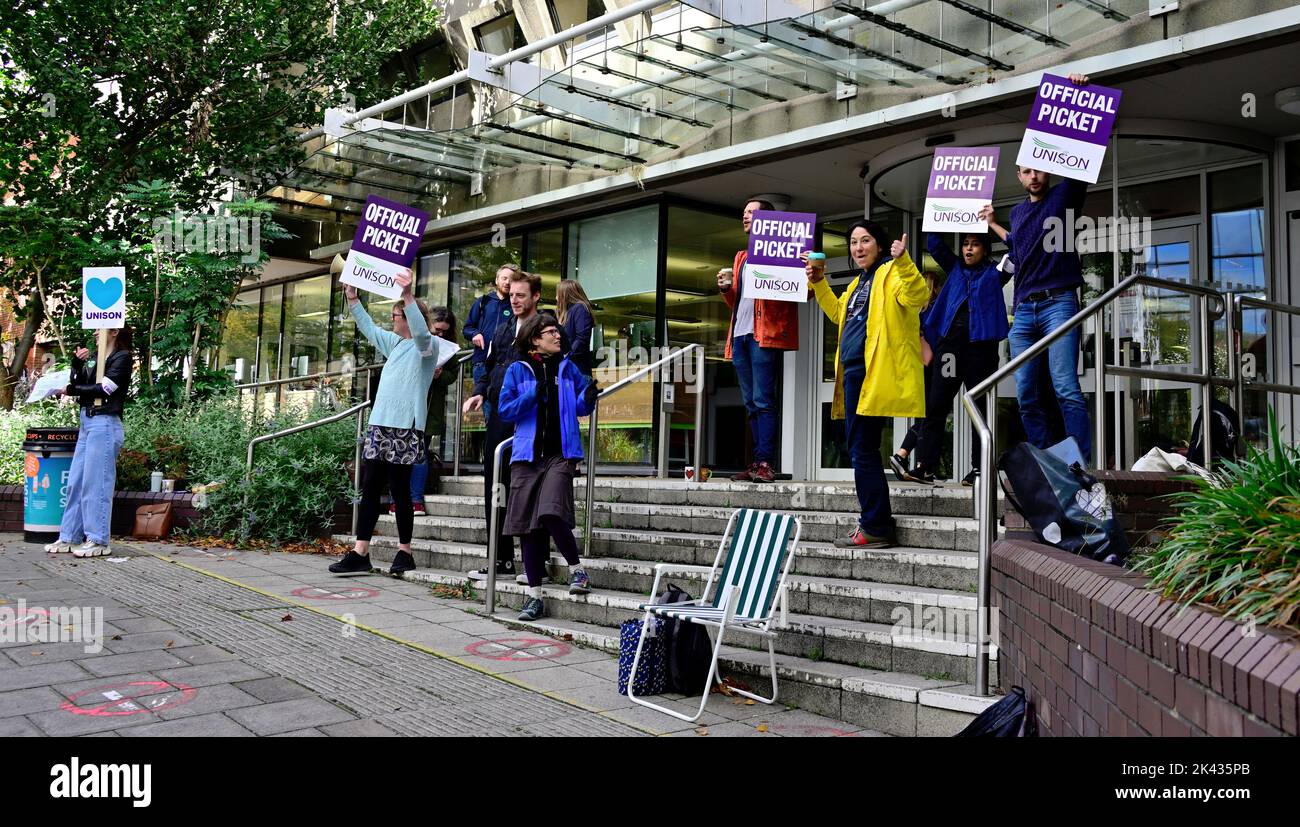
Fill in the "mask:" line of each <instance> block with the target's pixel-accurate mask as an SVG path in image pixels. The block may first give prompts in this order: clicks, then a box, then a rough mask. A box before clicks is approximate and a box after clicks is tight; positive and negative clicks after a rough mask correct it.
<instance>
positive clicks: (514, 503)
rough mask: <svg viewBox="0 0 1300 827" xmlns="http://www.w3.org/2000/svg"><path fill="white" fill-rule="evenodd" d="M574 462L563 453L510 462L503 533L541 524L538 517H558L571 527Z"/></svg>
mask: <svg viewBox="0 0 1300 827" xmlns="http://www.w3.org/2000/svg"><path fill="white" fill-rule="evenodd" d="M577 466H578V464H577V463H576V462H574V461H573V460H568V459H564V458H563V457H558V456H557V457H547V458H545V459H543V460H542V461H541V462H514V463H511V464H510V499H509V501H508V502H507V503H506V523H505V528H504V532H505V533H506V534H509V535H512V536H517V537H522V536H523V535H525V534H530V533H532V532H534V531H536V530H537V529H539V528H542V520H541V518H542V517H559V518H560V519H561V520H563V521H564V523H565V525H567V526H569V528H573V525H574V511H573V478H574V476H575V475H576V474H577Z"/></svg>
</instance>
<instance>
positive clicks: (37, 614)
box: [0, 609, 50, 629]
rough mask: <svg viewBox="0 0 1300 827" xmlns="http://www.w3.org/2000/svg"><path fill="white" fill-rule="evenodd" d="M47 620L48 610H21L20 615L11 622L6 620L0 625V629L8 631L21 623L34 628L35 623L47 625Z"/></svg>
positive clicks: (48, 616) (48, 617)
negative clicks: (42, 622) (41, 622)
mask: <svg viewBox="0 0 1300 827" xmlns="http://www.w3.org/2000/svg"><path fill="white" fill-rule="evenodd" d="M15 614H16V613H15ZM49 620H50V610H49V609H23V613H22V615H20V616H17V617H15V618H14V619H13V620H7V621H5V622H4V623H0V629H8V628H10V627H13V626H18V625H20V624H23V623H26V624H27V625H28V626H35V625H36V623H38V622H40V621H45V622H46V623H48V622H49Z"/></svg>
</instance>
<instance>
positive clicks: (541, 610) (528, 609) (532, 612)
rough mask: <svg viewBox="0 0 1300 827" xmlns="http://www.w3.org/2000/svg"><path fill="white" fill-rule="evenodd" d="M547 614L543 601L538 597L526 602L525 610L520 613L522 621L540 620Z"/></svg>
mask: <svg viewBox="0 0 1300 827" xmlns="http://www.w3.org/2000/svg"><path fill="white" fill-rule="evenodd" d="M544 614H546V609H545V607H543V606H542V601H541V599H540V598H537V597H530V598H528V599H527V600H525V601H524V610H523V611H522V612H520V613H519V619H520V620H540V619H541V617H542V615H544Z"/></svg>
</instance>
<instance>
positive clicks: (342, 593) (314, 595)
mask: <svg viewBox="0 0 1300 827" xmlns="http://www.w3.org/2000/svg"><path fill="white" fill-rule="evenodd" d="M290 593H291V594H293V595H294V596H295V597H305V598H307V599H308V600H361V599H362V598H366V597H378V596H379V590H378V589H371V588H367V587H365V586H353V587H352V588H348V589H329V588H325V587H322V586H303V587H302V588H301V589H294V590H293V591H292V592H290Z"/></svg>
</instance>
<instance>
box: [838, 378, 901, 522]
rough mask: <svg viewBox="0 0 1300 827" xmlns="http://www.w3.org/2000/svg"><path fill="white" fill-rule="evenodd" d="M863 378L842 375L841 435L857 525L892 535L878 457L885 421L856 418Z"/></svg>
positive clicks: (886, 489)
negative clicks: (849, 467)
mask: <svg viewBox="0 0 1300 827" xmlns="http://www.w3.org/2000/svg"><path fill="white" fill-rule="evenodd" d="M865 378H866V377H865V376H857V375H848V374H846V375H845V376H844V436H845V439H846V441H847V442H848V444H849V446H848V447H849V462H850V464H852V465H853V485H854V487H855V488H856V489H857V492H858V506H859V508H861V509H862V516H861V517H860V518H859V519H858V525H860V526H861V527H862V531H863V532H864V533H866V534H870V535H872V536H875V537H891V538H892V537H893V536H894V531H895V529H894V514H893V511H891V510H890V506H889V482H888V481H887V480H886V479H885V464H884V461H883V460H882V459H881V457H880V437H881V435H882V434H883V433H884V431H885V425H886V424H887V423H888V422H889V419H888V418H887V417H883V416H858V415H857V413H856V411H857V409H858V395H859V394H860V393H861V392H862V380H863V379H865Z"/></svg>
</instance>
